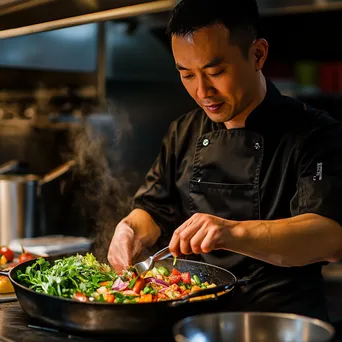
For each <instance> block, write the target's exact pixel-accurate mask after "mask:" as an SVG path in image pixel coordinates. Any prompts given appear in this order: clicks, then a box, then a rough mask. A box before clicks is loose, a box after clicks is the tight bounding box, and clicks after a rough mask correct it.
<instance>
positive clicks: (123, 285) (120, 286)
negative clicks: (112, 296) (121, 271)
mask: <svg viewBox="0 0 342 342" xmlns="http://www.w3.org/2000/svg"><path fill="white" fill-rule="evenodd" d="M128 285H129V283H128V282H123V281H122V279H121V278H120V277H119V278H117V279H116V280H115V282H114V284H113V286H112V290H113V291H123V290H126V289H127V287H128Z"/></svg>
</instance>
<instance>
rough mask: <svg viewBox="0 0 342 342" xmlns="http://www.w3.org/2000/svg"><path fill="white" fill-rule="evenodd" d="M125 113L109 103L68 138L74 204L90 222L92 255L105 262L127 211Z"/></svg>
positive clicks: (127, 125) (128, 131) (128, 129)
mask: <svg viewBox="0 0 342 342" xmlns="http://www.w3.org/2000/svg"><path fill="white" fill-rule="evenodd" d="M132 131H133V129H132V125H131V123H130V121H129V117H128V114H127V112H125V111H124V110H122V109H119V108H118V107H117V106H115V105H114V104H113V103H109V104H108V110H107V112H106V113H104V114H98V115H96V114H94V116H93V117H91V118H89V121H88V124H87V125H83V127H81V128H76V129H74V130H73V131H72V132H71V134H70V147H71V150H72V156H69V158H70V157H71V158H73V159H74V160H75V161H76V168H75V171H74V178H75V179H77V180H78V181H79V184H80V190H79V192H78V194H77V196H76V201H78V200H79V201H81V203H82V208H81V209H82V212H83V213H82V214H83V215H84V216H85V218H86V219H87V221H88V220H90V222H91V232H90V235H91V236H92V237H93V238H94V239H95V243H94V247H93V250H92V252H93V253H94V255H95V256H96V257H97V258H98V259H99V260H100V261H102V262H105V261H107V252H108V248H109V243H110V241H111V238H112V236H113V233H114V229H115V227H116V225H117V224H118V223H119V221H120V220H121V219H122V218H123V217H124V216H126V215H127V214H128V212H129V211H130V202H131V195H130V191H129V185H130V179H132V177H134V174H127V172H126V170H125V164H124V159H125V158H124V156H123V154H124V142H125V141H126V139H127V138H129V136H130V135H131V134H132Z"/></svg>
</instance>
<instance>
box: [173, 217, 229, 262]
mask: <svg viewBox="0 0 342 342" xmlns="http://www.w3.org/2000/svg"><path fill="white" fill-rule="evenodd" d="M230 225H232V226H234V221H228V220H225V219H222V218H219V217H216V216H212V215H208V214H199V213H196V214H194V215H193V216H192V217H190V219H188V220H187V221H185V222H184V223H183V224H182V225H181V226H180V227H179V228H177V229H176V230H175V232H174V234H173V236H172V239H171V241H170V245H169V248H170V251H171V253H172V254H173V255H174V256H179V255H180V254H184V255H188V254H192V253H195V254H200V253H209V252H211V251H212V250H215V249H220V248H222V246H225V245H226V242H225V241H227V239H228V238H229V235H230V234H229V229H228V228H229V226H230Z"/></svg>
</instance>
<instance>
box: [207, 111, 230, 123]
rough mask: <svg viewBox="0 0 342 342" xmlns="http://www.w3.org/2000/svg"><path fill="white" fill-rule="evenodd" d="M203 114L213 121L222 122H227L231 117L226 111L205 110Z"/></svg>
mask: <svg viewBox="0 0 342 342" xmlns="http://www.w3.org/2000/svg"><path fill="white" fill-rule="evenodd" d="M205 114H206V115H207V116H208V117H209V119H210V120H211V121H213V122H215V123H223V122H227V121H229V120H231V119H232V117H231V115H229V114H227V113H215V114H213V113H208V112H207V111H206V110H205Z"/></svg>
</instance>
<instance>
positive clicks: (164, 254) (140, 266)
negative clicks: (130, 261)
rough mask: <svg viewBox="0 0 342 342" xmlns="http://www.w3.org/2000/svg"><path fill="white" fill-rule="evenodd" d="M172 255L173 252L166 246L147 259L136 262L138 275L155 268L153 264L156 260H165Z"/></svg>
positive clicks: (135, 266)
mask: <svg viewBox="0 0 342 342" xmlns="http://www.w3.org/2000/svg"><path fill="white" fill-rule="evenodd" d="M171 255H172V254H171V253H170V251H169V247H165V248H163V249H161V250H160V251H158V252H157V253H155V254H154V255H152V256H150V257H148V258H147V259H146V260H144V261H141V262H138V263H136V264H135V265H134V268H135V269H136V271H137V273H138V275H141V274H143V273H145V272H147V271H149V270H150V269H151V268H153V265H154V263H155V262H156V261H158V260H164V259H166V258H169V257H170V256H171Z"/></svg>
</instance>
